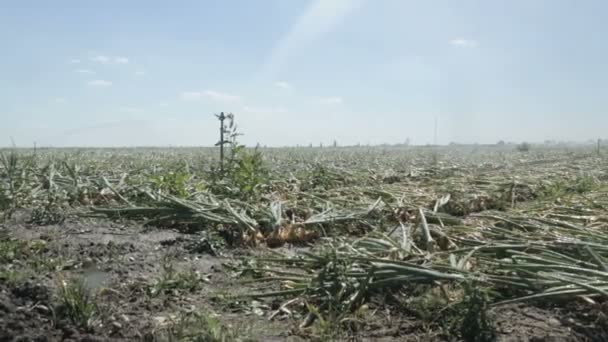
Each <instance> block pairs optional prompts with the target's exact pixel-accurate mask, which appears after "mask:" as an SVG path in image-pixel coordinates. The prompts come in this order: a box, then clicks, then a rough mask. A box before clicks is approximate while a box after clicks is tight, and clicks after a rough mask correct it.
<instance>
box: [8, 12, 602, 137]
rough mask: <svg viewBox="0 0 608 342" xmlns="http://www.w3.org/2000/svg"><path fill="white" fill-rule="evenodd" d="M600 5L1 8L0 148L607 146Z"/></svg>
mask: <svg viewBox="0 0 608 342" xmlns="http://www.w3.org/2000/svg"><path fill="white" fill-rule="evenodd" d="M606 13H608V2H606V1H601V0H598V1H592V0H588V1H574V0H573V1H566V0H513V1H499V0H492V1H487V0H486V1H482V0H480V1H467V0H464V1H449V0H444V1H407V0H289V1H287V0H256V1H248V0H225V1H220V0H214V1H211V0H206V1H203V0H201V1H175V2H169V1H137V0H134V1H76V0H74V1H62V0H57V1H26V0H19V1H17V0H14V1H7V0H2V1H0V44H1V46H2V54H0V90H1V91H0V118H1V119H2V121H1V122H2V125H0V138H1V139H2V140H3V141H0V145H9V144H10V139H11V137H12V138H13V139H14V140H15V142H16V143H17V144H18V145H22V146H29V145H31V144H32V143H33V142H34V141H36V142H37V143H38V144H39V145H52V146H124V145H156V146H159V145H212V144H213V143H215V142H216V141H217V130H218V127H217V121H216V119H215V117H214V116H213V115H212V114H213V113H217V112H219V111H228V112H233V113H235V114H236V118H237V122H238V123H239V127H240V128H241V130H242V131H243V132H244V133H245V135H244V136H243V137H242V140H243V141H244V142H245V143H248V144H255V143H257V142H259V143H261V144H263V145H269V146H277V145H295V144H301V145H307V144H308V143H311V142H312V143H314V144H318V143H319V142H323V143H326V144H327V143H331V142H332V141H333V140H334V139H335V140H337V141H338V142H339V143H342V144H355V143H362V144H366V143H372V144H375V143H383V142H388V143H395V142H402V141H405V140H406V139H407V138H410V139H411V141H412V142H413V143H416V144H426V143H432V142H433V126H434V121H435V118H438V122H439V124H438V126H439V129H438V131H439V132H438V135H439V138H438V142H439V143H448V142H450V141H458V142H479V143H493V142H496V141H498V140H501V139H503V140H512V141H522V140H529V141H543V140H546V139H564V140H587V139H593V138H598V137H604V138H606V137H607V134H606V129H607V128H608V115H607V114H606V112H607V111H608V96H606V94H608V92H607V91H608V66H607V64H606V60H608V41H607V40H606V39H605V35H606V33H608V21H607V20H605V18H606Z"/></svg>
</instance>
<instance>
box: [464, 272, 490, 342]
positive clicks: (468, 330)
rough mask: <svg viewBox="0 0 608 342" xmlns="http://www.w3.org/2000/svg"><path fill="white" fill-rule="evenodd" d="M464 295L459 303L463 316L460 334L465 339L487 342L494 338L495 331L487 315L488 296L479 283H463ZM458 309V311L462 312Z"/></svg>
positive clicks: (474, 341) (473, 341) (472, 341)
mask: <svg viewBox="0 0 608 342" xmlns="http://www.w3.org/2000/svg"><path fill="white" fill-rule="evenodd" d="M463 286H464V291H465V296H464V299H463V301H462V302H461V303H460V307H461V308H462V311H464V317H463V319H462V322H461V325H460V334H461V336H462V338H463V339H464V340H465V341H471V342H489V341H495V340H496V331H495V328H494V324H493V322H492V319H491V318H490V316H489V315H488V302H489V297H488V293H487V291H484V289H483V288H481V287H480V286H479V284H475V283H472V282H465V283H463ZM462 311H460V312H462Z"/></svg>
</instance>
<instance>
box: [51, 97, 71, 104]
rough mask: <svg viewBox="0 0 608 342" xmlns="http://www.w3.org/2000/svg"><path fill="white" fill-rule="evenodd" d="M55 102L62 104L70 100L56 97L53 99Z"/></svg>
mask: <svg viewBox="0 0 608 342" xmlns="http://www.w3.org/2000/svg"><path fill="white" fill-rule="evenodd" d="M53 102H55V103H60V104H62V103H67V102H68V100H66V99H65V98H64V97H56V98H55V99H53Z"/></svg>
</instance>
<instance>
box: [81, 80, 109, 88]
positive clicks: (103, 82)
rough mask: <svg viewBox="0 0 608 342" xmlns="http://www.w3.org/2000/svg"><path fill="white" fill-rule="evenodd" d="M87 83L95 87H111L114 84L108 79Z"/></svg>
mask: <svg viewBox="0 0 608 342" xmlns="http://www.w3.org/2000/svg"><path fill="white" fill-rule="evenodd" d="M87 84H88V85H90V86H94V87H109V86H111V85H112V82H110V81H106V80H92V81H89V82H87Z"/></svg>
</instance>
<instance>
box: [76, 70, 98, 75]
mask: <svg viewBox="0 0 608 342" xmlns="http://www.w3.org/2000/svg"><path fill="white" fill-rule="evenodd" d="M74 71H76V72H77V73H79V74H94V73H95V72H94V71H93V70H89V69H76V70H74Z"/></svg>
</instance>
